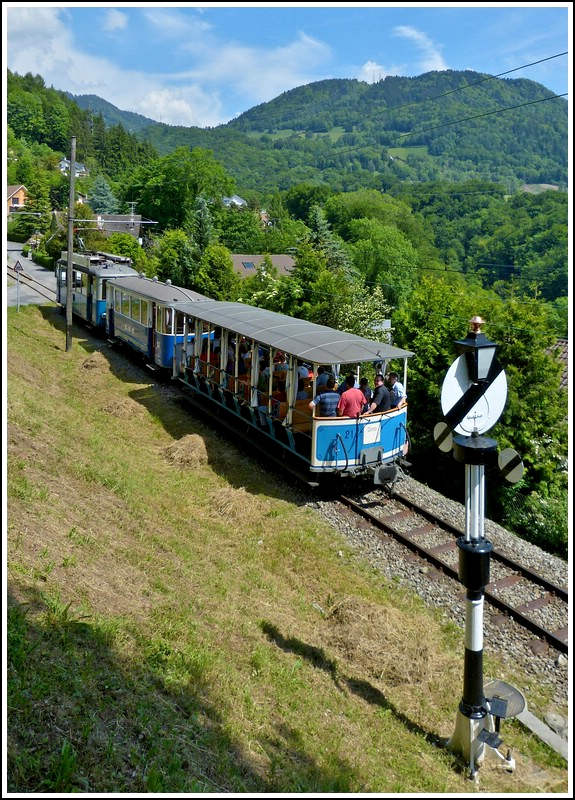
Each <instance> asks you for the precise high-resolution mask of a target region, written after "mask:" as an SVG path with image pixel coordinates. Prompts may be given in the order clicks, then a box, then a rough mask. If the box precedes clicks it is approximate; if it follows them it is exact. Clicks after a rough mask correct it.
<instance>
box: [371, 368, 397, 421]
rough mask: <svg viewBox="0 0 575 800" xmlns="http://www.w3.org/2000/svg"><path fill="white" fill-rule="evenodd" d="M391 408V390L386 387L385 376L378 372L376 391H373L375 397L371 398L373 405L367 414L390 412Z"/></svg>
mask: <svg viewBox="0 0 575 800" xmlns="http://www.w3.org/2000/svg"><path fill="white" fill-rule="evenodd" d="M390 408H391V397H390V394H389V390H388V388H387V386H386V385H385V381H384V377H383V375H382V374H381V372H378V373H377V375H376V376H375V389H374V391H373V397H372V398H371V403H370V404H369V408H368V410H367V411H366V412H365V413H366V414H374V413H375V412H377V411H389V409H390Z"/></svg>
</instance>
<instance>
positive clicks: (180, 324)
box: [176, 311, 184, 334]
mask: <svg viewBox="0 0 575 800" xmlns="http://www.w3.org/2000/svg"><path fill="white" fill-rule="evenodd" d="M183 332H184V315H183V314H182V312H181V311H176V333H179V334H182V333H183Z"/></svg>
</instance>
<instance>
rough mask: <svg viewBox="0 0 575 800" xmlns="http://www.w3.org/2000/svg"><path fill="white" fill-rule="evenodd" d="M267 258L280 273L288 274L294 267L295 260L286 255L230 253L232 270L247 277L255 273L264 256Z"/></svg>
mask: <svg viewBox="0 0 575 800" xmlns="http://www.w3.org/2000/svg"><path fill="white" fill-rule="evenodd" d="M266 257H267V258H268V259H269V260H270V261H271V262H272V264H273V265H274V267H276V268H277V270H278V272H279V274H280V275H289V274H290V273H291V271H292V269H293V268H294V267H295V261H294V259H293V258H292V257H291V256H287V255H273V256H272V255H270V256H265V255H262V254H260V255H237V254H232V262H233V264H234V270H235V272H237V274H238V275H241V277H242V278H249V277H250V275H255V274H256V272H257V269H258V267H259V266H260V265H261V264H262V263H263V261H264V259H265V258H266Z"/></svg>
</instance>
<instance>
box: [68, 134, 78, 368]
mask: <svg viewBox="0 0 575 800" xmlns="http://www.w3.org/2000/svg"><path fill="white" fill-rule="evenodd" d="M75 178H76V137H75V136H72V140H71V148H70V194H69V197H68V264H67V268H66V352H67V353H69V352H70V350H71V349H72V291H73V288H74V287H73V283H74V267H73V264H74V201H75V192H74V180H75Z"/></svg>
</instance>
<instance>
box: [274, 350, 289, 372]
mask: <svg viewBox="0 0 575 800" xmlns="http://www.w3.org/2000/svg"><path fill="white" fill-rule="evenodd" d="M276 358H277V354H276V356H275V357H274V372H287V369H288V365H287V361H286V357H285V354H284V353H280V354H279V359H278V360H277V361H276Z"/></svg>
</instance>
